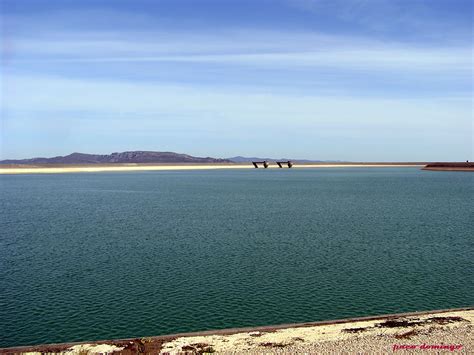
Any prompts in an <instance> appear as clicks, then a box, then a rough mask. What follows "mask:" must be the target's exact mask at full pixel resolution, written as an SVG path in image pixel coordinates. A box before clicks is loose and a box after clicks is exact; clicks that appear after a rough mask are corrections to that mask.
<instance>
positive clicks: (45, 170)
mask: <svg viewBox="0 0 474 355" xmlns="http://www.w3.org/2000/svg"><path fill="white" fill-rule="evenodd" d="M422 166H423V165H409V164H407V165H401V164H377V165H375V164H301V165H298V164H295V165H294V166H293V168H292V169H303V168H357V167H358V168H386V167H392V168H393V167H422ZM213 169H255V168H254V167H253V166H252V165H251V164H248V165H237V164H236V165H133V164H130V165H126V166H124V165H119V166H72V167H64V166H61V167H42V166H38V167H6V168H1V167H0V174H8V175H10V174H12V175H15V174H64V173H98V172H127V171H166V170H213ZM259 169H263V168H259ZM268 169H280V168H279V167H278V166H277V165H276V164H275V165H271V166H269V167H268ZM283 169H288V168H283Z"/></svg>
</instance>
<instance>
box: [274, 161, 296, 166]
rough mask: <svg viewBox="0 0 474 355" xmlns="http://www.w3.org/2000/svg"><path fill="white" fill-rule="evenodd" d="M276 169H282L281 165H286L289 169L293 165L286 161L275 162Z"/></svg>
mask: <svg viewBox="0 0 474 355" xmlns="http://www.w3.org/2000/svg"><path fill="white" fill-rule="evenodd" d="M276 163H277V164H278V167H280V168H283V165H282V164H285V165H288V168H291V167H292V166H293V163H292V162H291V161H290V160H288V161H277V162H276Z"/></svg>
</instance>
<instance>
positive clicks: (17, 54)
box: [0, 0, 474, 161]
mask: <svg viewBox="0 0 474 355" xmlns="http://www.w3.org/2000/svg"><path fill="white" fill-rule="evenodd" d="M0 4H1V6H2V7H1V14H2V17H1V19H0V21H1V27H0V28H1V29H0V30H1V33H0V38H1V42H2V43H1V51H2V57H1V65H0V75H1V77H0V78H1V79H0V80H1V83H0V84H1V87H0V88H1V92H0V94H1V96H0V99H1V101H0V104H1V110H0V115H1V126H0V129H1V132H0V139H1V143H0V159H6V158H26V157H33V156H53V155H65V154H69V153H71V152H74V151H80V152H86V153H111V152H115V151H125V150H156V151H176V152H183V153H188V154H192V155H198V156H214V157H229V156H234V155H247V156H271V157H294V158H308V159H321V160H332V159H334V160H352V161H432V160H436V161H440V160H446V161H449V160H466V159H469V160H473V159H474V156H473V150H474V148H473V111H472V109H473V107H472V93H473V92H472V80H473V77H472V65H473V42H472V38H473V37H472V34H473V32H472V31H473V27H472V10H473V9H472V2H471V1H464V0H426V1H421V0H399V1H397V0H373V1H371V0H274V1H270V0H252V1H246V0H240V1H233V0H219V1H217V0H214V1H208V0H174V1H164V0H163V1H162V0H154V1H152V0H128V1H124V0H114V1H104V0H102V1H100V0H97V1H91V0H81V1H77V0H74V1H73V0H21V1H19V0H0Z"/></svg>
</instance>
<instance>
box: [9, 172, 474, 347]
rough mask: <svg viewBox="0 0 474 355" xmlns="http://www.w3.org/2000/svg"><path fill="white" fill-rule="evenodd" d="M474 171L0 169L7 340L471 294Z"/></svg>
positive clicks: (154, 331) (322, 313)
mask: <svg viewBox="0 0 474 355" xmlns="http://www.w3.org/2000/svg"><path fill="white" fill-rule="evenodd" d="M473 188H474V174H472V173H464V172H429V171H420V170H418V169H417V168H352V169H350V168H344V169H301V170H299V169H291V170H289V169H286V170H285V169H281V170H265V169H258V170H256V169H255V170H238V171H237V170H235V171H226V170H215V171H185V172H172V171H165V172H134V173H100V174H92V173H85V174H63V175H17V176H0V189H1V190H0V192H1V195H0V208H1V220H0V346H1V347H7V346H14V345H26V344H36V343H51V342H66V341H80V340H94V339H104V338H105V339H110V338H127V337H139V336H140V337H141V336H151V335H160V334H169V333H175V332H184V331H197V330H204V329H215V328H228V327H241V326H257V325H270V324H279V323H291V322H306V321H318V320H326V319H334V318H345V317H353V316H365V315H375V314H383V313H394V312H405V311H417V310H430V309H440V308H450V307H463V306H471V305H473V304H474V302H473V301H474V299H473V295H474V284H473V282H472V272H473V260H474V255H473V227H472V221H473V205H472V196H473Z"/></svg>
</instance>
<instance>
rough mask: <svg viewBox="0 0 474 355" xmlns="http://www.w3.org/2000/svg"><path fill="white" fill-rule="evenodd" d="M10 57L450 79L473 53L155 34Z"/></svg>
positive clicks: (14, 51)
mask: <svg viewBox="0 0 474 355" xmlns="http://www.w3.org/2000/svg"><path fill="white" fill-rule="evenodd" d="M10 52H11V53H10V57H11V58H12V59H11V60H12V61H13V63H14V62H15V60H17V61H20V62H22V61H27V62H35V61H38V62H41V61H56V62H97V63H100V62H103V63H107V62H175V63H178V64H179V63H210V64H212V63H218V64H230V65H247V66H249V65H254V66H259V67H262V66H269V67H282V66H284V67H287V68H291V67H323V68H325V67H326V68H327V67H329V68H340V69H343V70H371V71H372V70H403V71H415V72H416V71H421V72H426V71H440V70H441V71H452V72H453V73H457V72H460V71H464V72H466V71H470V70H471V69H472V48H466V47H420V46H409V45H406V44H400V43H383V42H380V41H368V40H366V39H363V38H358V37H353V38H351V37H345V36H327V35H321V34H314V33H301V32H299V33H298V32H297V33H286V34H284V35H283V34H280V33H277V32H268V31H267V32H251V31H250V32H248V31H237V32H228V33H225V34H220V35H208V34H205V35H204V34H201V35H198V34H191V33H174V34H166V33H156V34H154V35H153V36H150V34H147V35H143V36H141V35H140V34H136V35H135V36H129V37H126V38H122V39H114V38H113V37H109V36H107V35H104V34H97V33H91V34H89V35H85V36H84V35H82V36H81V35H78V34H74V33H72V34H69V35H62V36H58V37H56V38H54V36H53V37H52V38H48V39H43V38H18V39H16V40H15V41H14V42H13V43H12V45H11V50H10ZM7 56H8V53H7Z"/></svg>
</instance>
